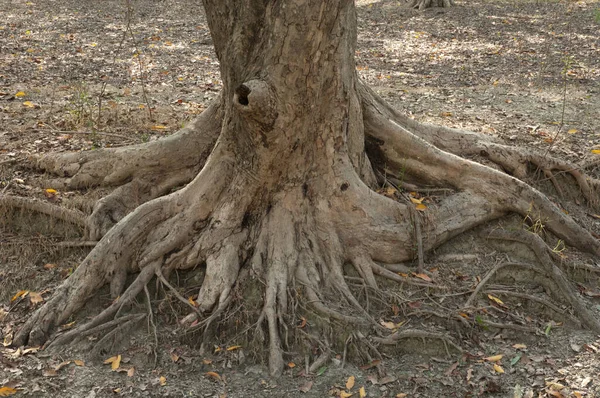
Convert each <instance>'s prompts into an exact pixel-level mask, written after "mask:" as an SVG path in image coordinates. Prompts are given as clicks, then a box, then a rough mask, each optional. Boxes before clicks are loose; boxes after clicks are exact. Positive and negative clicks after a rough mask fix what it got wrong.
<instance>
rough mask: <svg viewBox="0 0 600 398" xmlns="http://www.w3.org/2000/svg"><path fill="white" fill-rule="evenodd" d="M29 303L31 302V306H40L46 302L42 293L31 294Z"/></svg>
mask: <svg viewBox="0 0 600 398" xmlns="http://www.w3.org/2000/svg"><path fill="white" fill-rule="evenodd" d="M29 301H31V304H38V303H41V302H42V301H44V298H43V297H42V295H41V294H40V293H36V292H29Z"/></svg>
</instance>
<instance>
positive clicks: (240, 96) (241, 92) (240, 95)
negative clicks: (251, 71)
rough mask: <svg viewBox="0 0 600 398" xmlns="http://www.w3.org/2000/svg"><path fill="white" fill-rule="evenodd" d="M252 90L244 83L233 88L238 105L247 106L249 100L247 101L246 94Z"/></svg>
mask: <svg viewBox="0 0 600 398" xmlns="http://www.w3.org/2000/svg"><path fill="white" fill-rule="evenodd" d="M251 92H252V90H250V88H249V87H248V86H246V85H243V84H241V85H240V86H239V87H238V88H236V89H235V96H236V98H237V102H238V104H240V105H243V106H247V105H248V104H249V103H250V102H249V101H248V95H250V93H251Z"/></svg>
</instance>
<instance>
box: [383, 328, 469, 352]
mask: <svg viewBox="0 0 600 398" xmlns="http://www.w3.org/2000/svg"><path fill="white" fill-rule="evenodd" d="M403 339H434V340H441V341H442V342H443V343H444V345H445V346H450V347H452V348H454V349H455V350H456V351H458V352H459V353H462V352H463V350H462V348H460V346H459V345H458V344H456V343H455V342H453V341H452V340H451V339H450V338H449V337H448V336H445V335H443V334H440V333H433V332H426V331H424V330H418V329H405V330H402V331H398V332H395V333H393V334H391V335H390V336H387V337H373V341H375V342H376V343H379V344H386V345H395V344H397V343H398V341H399V340H403ZM446 349H447V348H446ZM447 352H448V355H450V353H449V351H447Z"/></svg>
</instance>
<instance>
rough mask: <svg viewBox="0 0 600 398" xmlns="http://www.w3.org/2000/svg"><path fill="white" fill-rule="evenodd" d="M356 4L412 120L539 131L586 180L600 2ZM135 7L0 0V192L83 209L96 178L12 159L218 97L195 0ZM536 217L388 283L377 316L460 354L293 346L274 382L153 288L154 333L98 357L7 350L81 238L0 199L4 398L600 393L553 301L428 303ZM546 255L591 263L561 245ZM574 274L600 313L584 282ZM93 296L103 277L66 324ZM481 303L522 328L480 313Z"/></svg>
mask: <svg viewBox="0 0 600 398" xmlns="http://www.w3.org/2000/svg"><path fill="white" fill-rule="evenodd" d="M357 4H358V7H359V39H358V40H359V42H358V51H357V54H356V59H357V67H358V69H359V73H360V75H361V77H362V78H363V79H364V80H365V81H367V82H368V83H369V84H370V85H371V86H372V87H374V88H375V89H376V90H377V91H378V92H379V93H380V94H381V95H382V96H383V97H384V98H385V99H386V100H387V101H389V102H390V103H392V104H393V105H394V106H395V107H397V108H398V109H400V110H401V111H403V112H406V113H408V114H411V115H412V116H413V117H414V118H416V119H419V120H421V121H429V122H431V123H436V124H443V125H447V126H452V127H460V128H465V129H469V130H472V131H476V132H478V133H480V134H482V135H484V134H486V135H493V136H498V137H500V138H502V139H504V140H505V141H506V142H507V143H511V144H514V145H518V146H526V147H529V148H535V149H536V150H539V151H541V152H543V153H547V154H548V155H551V156H555V157H558V158H563V159H567V160H569V161H572V162H574V163H575V164H577V165H581V167H586V171H587V172H588V173H590V174H592V175H595V176H596V177H597V178H598V177H599V175H600V154H594V153H593V151H594V150H599V151H600V118H599V117H598V110H599V109H600V55H599V54H600V7H599V6H598V4H597V3H592V2H586V1H580V2H564V1H563V2H545V1H538V2H528V1H517V0H515V1H514V2H505V1H503V0H495V1H477V0H475V1H469V2H458V4H457V6H456V7H453V8H450V9H430V10H426V11H424V12H417V11H414V10H411V9H409V8H408V7H407V5H406V3H404V2H398V1H387V0H386V1H368V0H362V1H360V0H359V1H357ZM131 5H132V7H133V10H131V11H132V12H131V13H130V17H127V8H126V2H125V1H124V0H119V1H112V0H107V1H100V2H98V1H89V0H77V1H75V0H52V1H41V0H39V1H26V0H0V192H1V193H0V195H8V194H10V195H18V196H26V197H31V198H39V199H40V200H47V201H50V202H53V203H58V204H60V205H62V206H66V207H70V208H76V209H79V210H82V211H84V212H89V211H90V209H91V206H92V205H93V201H94V200H95V199H97V198H99V197H101V196H102V195H104V194H106V192H105V191H104V192H103V191H102V190H89V191H86V192H69V191H65V190H61V189H60V186H58V187H57V186H56V185H55V184H54V183H53V181H52V176H44V175H41V174H40V173H39V172H37V171H35V170H32V169H29V168H27V167H26V164H27V160H28V159H29V158H30V157H31V156H32V155H39V154H42V153H48V152H51V151H81V150H94V149H96V148H101V147H110V146H122V145H128V144H132V143H140V142H146V141H150V140H156V139H160V138H161V137H163V136H166V135H168V134H171V133H173V132H175V131H177V130H178V129H179V128H180V127H181V126H182V125H183V124H185V123H186V122H187V121H189V120H191V119H192V118H194V117H195V116H196V115H197V114H199V113H200V112H201V111H202V110H203V109H204V108H205V107H206V106H207V104H208V103H209V101H210V100H211V99H212V98H214V97H215V96H216V95H217V94H218V92H219V90H220V85H221V82H220V80H219V72H218V63H217V61H216V58H215V55H214V53H213V49H212V43H211V39H210V34H209V31H208V28H207V26H206V22H205V19H204V12H203V9H202V7H201V6H200V2H199V1H174V0H165V1H151V0H138V1H134V2H131ZM532 175H534V176H535V174H532ZM530 182H531V183H533V184H534V185H535V186H536V187H538V188H540V189H542V190H543V191H544V192H546V193H548V194H549V195H551V197H552V198H553V200H555V201H556V203H557V204H558V205H559V206H561V207H562V208H563V209H564V211H566V212H569V214H571V215H573V216H574V217H575V219H576V220H577V221H578V222H580V223H581V224H583V225H585V226H586V227H587V228H589V229H590V230H591V231H592V232H593V233H595V234H596V236H597V237H598V235H600V216H599V215H597V214H594V213H593V212H592V211H590V210H589V209H586V208H584V206H583V204H582V203H581V200H580V199H578V190H576V189H575V188H569V187H568V186H566V187H565V192H563V197H562V198H560V197H558V196H557V194H556V191H554V190H553V189H552V185H551V184H549V183H548V181H545V180H544V178H543V176H542V177H539V178H534V179H532V180H531V181H530ZM49 187H56V188H57V189H56V191H53V190H48V188H49ZM428 201H431V202H434V201H435V196H434V195H431V197H429V198H425V201H424V203H428ZM425 211H426V210H425ZM539 221H540V220H523V219H522V218H519V217H507V218H505V219H502V220H501V221H500V222H495V223H494V224H493V225H488V226H485V227H482V228H479V229H477V230H475V231H471V232H469V233H466V234H464V235H462V236H460V237H459V238H457V239H454V240H452V241H450V242H449V243H447V244H445V245H444V246H443V247H441V248H440V249H438V250H437V251H436V252H435V253H430V254H429V255H427V257H426V263H425V265H426V269H427V270H428V274H427V275H428V277H427V278H428V279H431V282H429V281H423V283H425V284H426V283H431V284H436V285H441V286H442V287H443V289H431V288H427V287H414V286H412V287H409V286H408V285H405V286H391V287H390V288H391V289H396V293H395V294H396V295H397V297H398V298H399V299H398V302H397V303H394V304H392V303H390V304H389V311H388V313H386V314H382V315H381V319H382V321H383V322H384V324H385V325H388V326H389V327H390V328H396V327H399V328H400V329H402V328H403V327H407V326H410V327H414V328H421V329H424V330H432V331H438V332H439V331H442V332H447V333H448V335H449V336H450V337H451V338H452V339H453V340H454V341H455V342H457V343H458V344H459V345H460V346H461V347H462V348H463V349H464V354H462V355H461V354H458V353H456V352H455V351H452V350H447V349H445V347H444V345H443V344H441V343H437V342H435V341H421V340H420V339H416V340H404V341H402V342H401V343H400V346H399V347H398V350H395V351H393V352H389V353H388V354H387V356H386V357H385V358H384V360H383V362H382V363H376V362H368V361H367V362H365V363H343V361H342V353H335V354H338V355H337V357H334V358H333V360H332V361H330V362H329V363H327V364H326V365H324V366H323V367H322V368H321V369H319V370H318V371H317V372H316V373H315V374H309V375H307V374H306V372H305V370H304V368H305V366H304V358H303V357H301V356H298V355H296V356H294V353H290V355H291V357H292V358H293V362H291V363H290V365H289V369H287V370H286V371H285V373H284V375H283V376H282V377H280V378H278V379H270V378H269V377H268V373H267V370H266V367H264V366H263V365H261V364H256V363H254V362H253V361H252V360H251V359H250V357H251V356H252V355H251V354H252V353H249V352H245V348H244V347H237V348H236V347H235V346H234V345H235V342H231V346H223V347H221V348H220V350H215V352H214V353H208V354H205V355H200V353H199V352H198V350H197V349H196V348H195V346H194V340H193V336H186V335H184V334H183V333H181V330H179V328H178V326H177V325H178V323H177V320H180V319H181V318H182V317H183V316H185V314H186V312H185V311H184V309H183V307H182V305H181V304H180V303H179V302H178V301H177V300H176V299H175V298H174V297H172V295H171V294H170V292H169V291H165V290H164V289H162V288H161V287H158V288H156V291H155V292H153V294H154V297H155V298H156V300H155V302H153V310H154V320H155V323H156V325H157V328H156V334H155V331H154V330H153V328H152V327H145V326H144V327H140V328H139V330H138V331H136V332H135V333H134V334H133V335H132V336H131V338H125V339H124V340H125V341H124V344H123V345H122V346H121V347H119V348H118V351H114V352H107V353H106V355H104V356H102V357H101V358H97V357H88V356H87V355H86V351H83V350H79V351H77V350H69V351H65V352H63V353H60V354H58V353H53V354H52V355H49V354H47V353H45V352H44V351H37V350H35V349H33V350H26V351H23V350H15V349H13V348H10V347H8V345H9V344H8V343H10V339H11V336H12V333H13V332H14V331H15V330H16V329H17V328H18V326H19V325H20V323H21V322H22V321H23V319H24V317H26V316H27V314H28V313H29V312H30V311H31V310H32V309H33V308H35V307H36V306H39V305H40V302H41V301H42V300H44V299H47V298H48V297H50V295H51V292H52V289H53V288H54V287H55V286H57V284H59V283H60V282H61V281H62V280H64V278H66V277H67V276H68V275H69V274H70V272H72V269H73V268H74V267H76V266H77V264H78V263H79V262H80V261H81V259H82V258H83V257H84V256H85V254H86V253H87V252H88V251H89V247H85V246H83V247H81V246H82V245H80V244H79V243H78V241H79V240H80V239H81V238H82V232H83V231H81V230H78V229H77V228H75V227H73V226H70V225H68V224H65V223H61V222H57V221H54V220H52V219H50V218H48V217H45V216H42V215H40V214H35V213H32V212H27V211H11V210H7V209H4V210H2V209H0V338H1V339H3V340H4V342H5V345H4V346H0V396H2V394H3V393H6V394H10V393H11V392H12V391H13V390H12V389H16V390H17V392H16V395H15V396H21V395H28V396H49V395H55V396H61V397H62V396H73V397H108V396H132V397H146V396H148V397H152V396H157V397H158V396H160V397H163V396H173V397H175V396H177V397H178V396H201V397H225V396H226V397H297V396H298V397H301V396H307V397H327V396H348V395H344V394H345V392H349V393H354V396H355V397H358V396H361V392H360V389H361V387H362V388H364V392H365V393H366V394H367V396H368V397H404V396H407V397H434V398H437V397H476V396H489V397H519V398H520V397H546V396H553V397H584V396H585V397H600V359H599V358H600V336H595V335H594V334H592V333H589V332H586V331H582V330H580V329H578V328H577V327H576V325H574V323H573V321H572V318H571V317H570V316H569V314H567V312H568V309H567V308H566V307H563V306H561V304H560V303H558V304H557V305H558V306H559V308H556V309H555V310H554V311H550V310H548V309H547V308H546V307H544V306H541V305H536V304H535V303H533V302H531V301H530V300H524V299H519V298H518V297H516V296H515V295H514V294H513V295H510V294H508V295H502V294H500V293H495V294H491V293H490V298H489V299H488V297H487V296H486V295H485V294H483V295H480V296H479V298H478V299H477V301H476V303H477V306H476V307H477V310H476V311H474V312H472V313H469V314H462V315H461V316H463V319H464V320H465V321H466V323H467V325H468V328H467V330H468V332H466V333H465V328H464V327H463V328H460V327H457V326H456V324H457V322H458V321H456V320H452V319H446V318H445V316H444V314H448V313H451V312H452V311H453V310H454V309H455V308H459V307H460V305H461V304H464V302H465V301H466V300H467V298H468V297H469V295H470V294H471V292H472V291H473V289H474V287H475V286H476V285H477V284H478V282H480V281H481V279H482V278H484V276H485V275H486V274H487V273H488V272H489V271H490V269H492V268H493V267H494V266H495V265H497V264H498V263H499V262H501V261H505V260H506V259H507V258H508V259H511V260H519V259H520V260H525V261H526V260H527V259H528V258H529V259H531V257H532V255H531V254H530V253H529V251H528V250H527V249H526V248H525V247H520V246H514V245H513V246H509V245H506V244H499V243H498V242H491V241H488V240H486V239H485V236H486V234H487V232H488V231H489V230H490V229H493V228H497V227H498V226H511V225H512V226H515V225H516V226H517V227H518V226H519V225H524V224H527V225H529V226H530V228H533V229H535V228H537V229H540V228H542V225H541V224H540V222H539ZM562 249H563V248H562V247H557V248H556V250H557V251H561V250H562ZM561 255H562V256H563V258H564V259H565V261H571V262H583V263H587V264H589V265H593V266H600V264H599V263H598V259H595V260H592V259H589V258H587V257H584V256H581V255H579V254H578V253H576V252H575V251H574V250H572V249H570V248H566V249H564V250H562V252H561ZM196 277H197V274H195V273H194V272H189V273H185V274H184V273H181V274H179V275H175V276H174V277H173V279H172V282H173V283H174V284H179V285H181V286H187V287H188V288H189V287H190V286H193V285H194V283H195V284H196V285H198V282H197V281H195V279H194V278H196ZM409 277H410V276H409ZM530 279H531V278H530V276H528V275H525V274H523V275H521V274H519V273H510V274H508V273H505V274H502V273H499V274H498V275H497V278H495V279H493V280H492V281H491V282H489V283H488V284H487V285H486V289H488V290H496V291H498V290H506V289H507V287H506V286H507V285H508V286H510V289H512V291H513V292H516V293H519V292H521V293H522V292H526V293H529V294H538V293H544V288H539V287H537V285H535V284H531V285H530V284H529V283H531V282H532V281H531V280H530ZM578 281H579V283H578V285H577V287H578V288H579V292H580V294H581V296H582V297H583V298H584V299H585V302H586V304H587V305H588V307H589V308H590V309H591V310H592V311H593V312H594V314H595V315H597V316H600V287H599V285H598V279H595V278H594V277H593V276H592V275H583V276H582V277H581V278H580V279H579V280H578ZM515 286H521V289H522V290H518V289H517V288H515ZM546 293H550V294H551V293H552V292H546ZM182 294H184V295H185V296H186V297H187V296H189V295H191V294H192V290H185V291H184V290H183V288H182ZM546 297H547V296H546ZM494 298H497V299H500V300H502V301H501V302H498V301H495V300H494ZM109 301H110V297H109V294H108V291H106V292H104V293H103V294H102V295H101V296H99V298H97V299H94V300H91V301H90V303H89V304H88V306H87V307H86V308H85V310H84V311H83V313H82V314H80V315H79V318H77V319H74V321H75V322H77V321H79V320H82V319H83V317H86V316H89V315H91V314H96V313H98V312H99V309H100V308H103V307H105V306H106V305H107V303H109ZM398 303H400V304H398ZM140 306H141V308H142V310H144V309H143V305H142V304H141V305H140ZM440 314H441V316H440ZM484 320H485V322H488V323H489V322H496V323H504V324H513V325H517V326H519V327H516V328H515V329H514V330H513V329H494V328H488V327H486V326H483V325H485V324H486V323H485V322H484ZM463 323H464V322H463ZM300 326H302V325H300ZM525 329H529V330H530V331H528V332H526V331H524V330H525ZM182 335H183V337H181V336H182ZM127 337H128V336H127ZM156 339H157V340H158V344H156ZM232 346H233V347H232ZM227 348H229V350H228V349H227ZM232 348H233V349H232ZM446 348H447V347H446ZM112 355H121V357H120V358H121V359H120V363H114V365H115V366H114V367H118V369H116V370H112V369H111V364H103V360H105V359H107V358H109V357H110V356H112ZM499 355H500V356H501V357H498V356H499ZM349 379H350V380H349ZM351 380H353V381H352V382H351Z"/></svg>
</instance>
